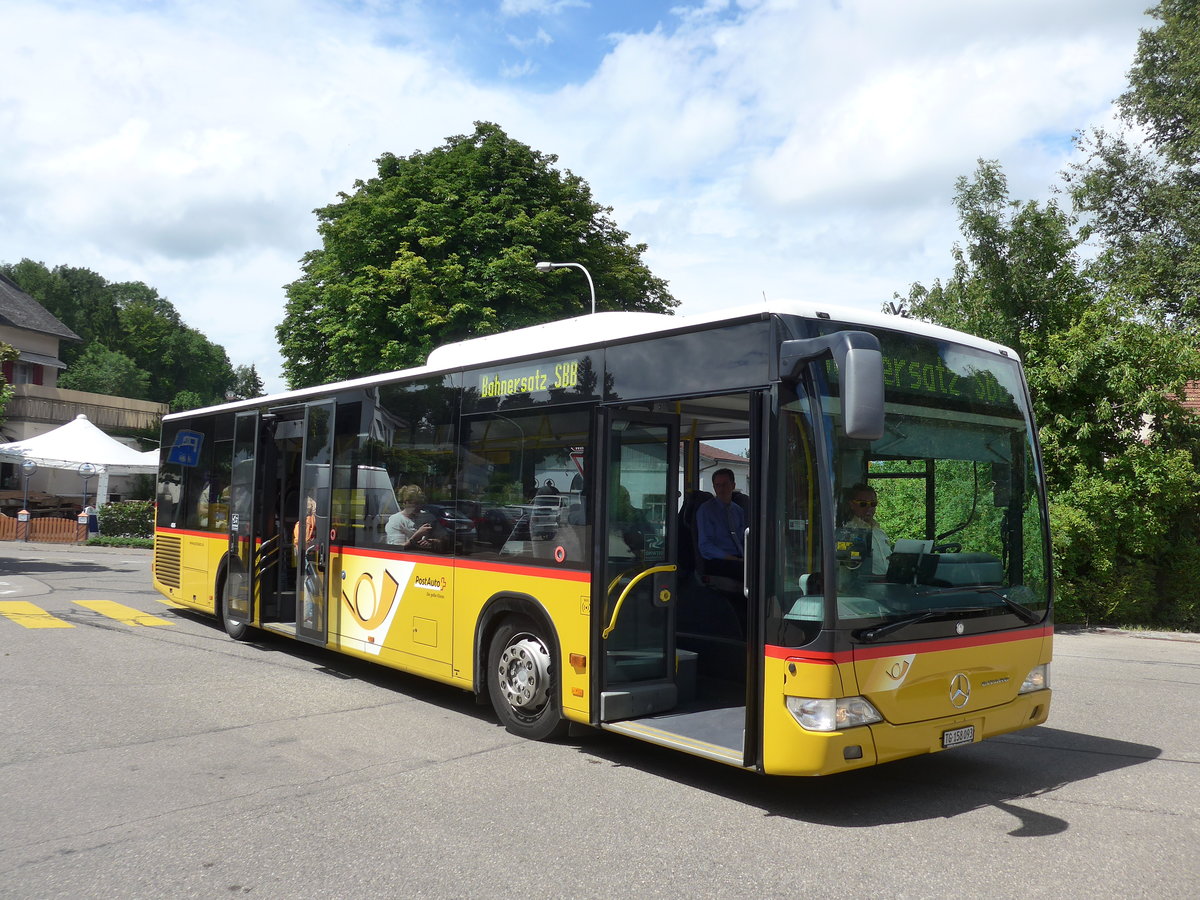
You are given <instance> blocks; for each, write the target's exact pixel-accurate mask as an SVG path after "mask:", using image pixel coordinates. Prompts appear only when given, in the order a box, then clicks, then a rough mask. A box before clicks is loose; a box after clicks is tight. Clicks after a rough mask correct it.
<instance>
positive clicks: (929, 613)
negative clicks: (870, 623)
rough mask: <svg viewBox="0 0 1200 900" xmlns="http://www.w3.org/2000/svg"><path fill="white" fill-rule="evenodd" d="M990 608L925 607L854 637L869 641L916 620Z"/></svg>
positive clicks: (955, 615)
mask: <svg viewBox="0 0 1200 900" xmlns="http://www.w3.org/2000/svg"><path fill="white" fill-rule="evenodd" d="M991 609H992V607H990V606H943V607H940V608H938V609H927V610H925V611H924V612H920V613H917V614H916V615H915V616H908V617H906V618H903V619H897V620H896V621H895V622H886V623H884V624H883V625H876V626H875V627H874V628H867V629H864V630H863V631H860V632H858V634H857V635H856V637H857V638H858V639H859V640H860V641H866V642H867V643H871V642H873V641H877V640H879V639H880V638H881V637H884V636H886V635H889V634H891V633H892V632H893V631H899V630H900V629H901V628H907V627H908V626H909V625H916V624H917V623H918V622H928V621H929V620H931V619H941V618H946V619H953V618H956V617H957V616H961V615H971V614H974V613H981V612H989V611H990V610H991Z"/></svg>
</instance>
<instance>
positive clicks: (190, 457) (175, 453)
mask: <svg viewBox="0 0 1200 900" xmlns="http://www.w3.org/2000/svg"><path fill="white" fill-rule="evenodd" d="M203 443H204V435H203V434H201V433H200V432H198V431H181V432H179V434H177V435H175V443H174V444H172V445H171V452H170V453H168V454H167V462H169V463H174V464H175V465H177V466H188V467H191V466H195V465H198V464H199V462H200V446H201V445H202V444H203Z"/></svg>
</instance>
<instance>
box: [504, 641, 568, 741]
mask: <svg viewBox="0 0 1200 900" xmlns="http://www.w3.org/2000/svg"><path fill="white" fill-rule="evenodd" d="M557 671H558V666H557V665H555V663H554V659H553V656H552V654H551V652H550V642H549V641H547V640H546V638H545V636H544V635H542V634H541V633H540V629H539V628H538V627H537V626H536V625H534V624H533V623H531V622H529V621H527V620H525V619H516V618H513V619H507V620H506V621H504V622H503V623H502V624H501V625H500V627H499V628H497V629H496V633H495V634H493V635H492V642H491V644H490V645H489V648H488V678H487V683H488V694H489V695H490V697H491V700H492V707H493V708H494V709H495V710H496V715H497V716H499V718H500V722H501V724H503V725H504V727H505V728H506V729H507V730H508V731H509V732H510V733H512V734H515V735H519V736H520V737H526V738H530V739H532V740H535V741H541V740H545V739H546V738H552V737H561V736H562V735H564V734H566V732H567V723H566V722H565V721H564V720H563V717H562V713H561V712H560V708H559V701H558V684H557V680H556V679H557Z"/></svg>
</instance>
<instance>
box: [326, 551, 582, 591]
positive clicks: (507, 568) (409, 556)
mask: <svg viewBox="0 0 1200 900" xmlns="http://www.w3.org/2000/svg"><path fill="white" fill-rule="evenodd" d="M341 552H342V554H343V555H345V556H360V557H366V558H368V559H403V560H405V561H407V562H419V563H425V564H426V565H440V566H446V567H449V568H454V569H468V570H471V571H476V572H489V573H491V574H494V575H528V576H531V577H534V578H547V577H549V578H557V579H558V580H559V581H578V582H582V583H588V582H590V581H591V580H592V576H591V575H590V574H589V573H587V572H582V571H579V570H577V569H552V568H549V567H547V566H515V565H512V564H505V563H493V562H484V561H483V560H474V559H462V558H460V559H455V560H445V561H442V560H439V559H437V558H431V557H429V556H428V555H427V554H423V553H400V552H397V551H395V550H372V549H367V548H364V547H343V548H341Z"/></svg>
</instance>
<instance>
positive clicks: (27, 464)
mask: <svg viewBox="0 0 1200 900" xmlns="http://www.w3.org/2000/svg"><path fill="white" fill-rule="evenodd" d="M37 470H38V464H37V463H36V462H34V461H33V460H32V459H23V460H21V474H22V475H24V476H25V499H24V500H22V501H21V514H22V515H23V516H24V517H25V540H29V479H30V478H32V477H33V476H34V474H35V473H36V472H37Z"/></svg>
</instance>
